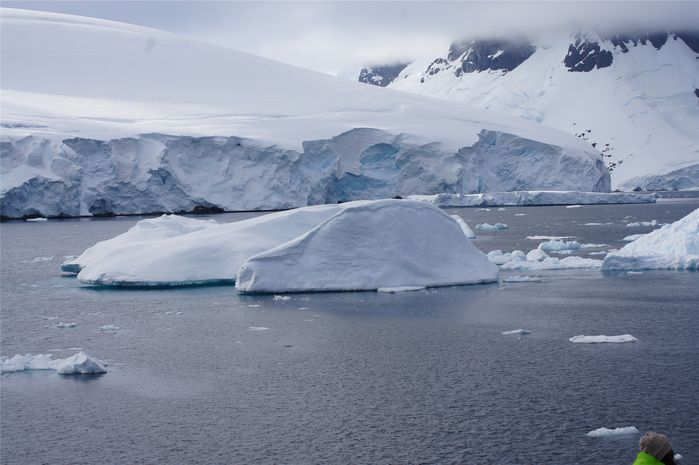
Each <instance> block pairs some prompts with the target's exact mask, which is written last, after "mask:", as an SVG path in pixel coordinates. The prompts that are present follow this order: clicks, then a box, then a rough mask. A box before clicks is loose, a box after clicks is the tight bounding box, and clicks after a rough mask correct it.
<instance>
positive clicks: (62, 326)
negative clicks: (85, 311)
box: [56, 322, 77, 328]
mask: <svg viewBox="0 0 699 465" xmlns="http://www.w3.org/2000/svg"><path fill="white" fill-rule="evenodd" d="M76 326H77V323H63V322H60V323H58V324H57V325H56V328H75V327H76Z"/></svg>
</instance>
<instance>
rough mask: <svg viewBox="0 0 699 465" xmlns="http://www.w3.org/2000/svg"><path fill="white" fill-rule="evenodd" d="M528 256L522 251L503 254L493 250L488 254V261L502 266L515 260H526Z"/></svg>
mask: <svg viewBox="0 0 699 465" xmlns="http://www.w3.org/2000/svg"><path fill="white" fill-rule="evenodd" d="M526 259H527V256H526V255H524V252H522V251H521V250H513V251H512V252H507V253H502V250H493V251H491V252H488V260H490V261H491V262H492V263H494V264H496V265H502V264H504V263H507V262H511V261H513V260H526Z"/></svg>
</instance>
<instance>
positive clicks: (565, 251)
mask: <svg viewBox="0 0 699 465" xmlns="http://www.w3.org/2000/svg"><path fill="white" fill-rule="evenodd" d="M551 253H557V254H559V255H570V254H572V253H573V251H572V250H553V251H551Z"/></svg>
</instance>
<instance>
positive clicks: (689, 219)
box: [602, 208, 699, 271]
mask: <svg viewBox="0 0 699 465" xmlns="http://www.w3.org/2000/svg"><path fill="white" fill-rule="evenodd" d="M653 269H660V270H690V271H697V270H699V208H698V209H696V210H694V211H693V212H692V213H690V214H689V215H687V216H685V217H684V218H682V219H680V220H678V221H676V222H674V223H672V224H668V225H665V226H663V227H662V228H660V229H656V230H655V231H652V232H650V233H648V234H644V235H643V236H641V237H639V238H638V239H636V240H635V241H633V242H630V243H629V244H626V245H625V246H624V247H622V248H621V249H620V250H616V251H613V252H610V253H609V254H607V256H606V257H605V258H604V263H603V265H602V270H604V271H613V270H622V271H624V270H625V271H629V270H653Z"/></svg>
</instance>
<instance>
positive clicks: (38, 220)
mask: <svg viewBox="0 0 699 465" xmlns="http://www.w3.org/2000/svg"><path fill="white" fill-rule="evenodd" d="M24 221H31V222H33V223H40V222H44V221H48V218H27V219H26V220H24Z"/></svg>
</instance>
